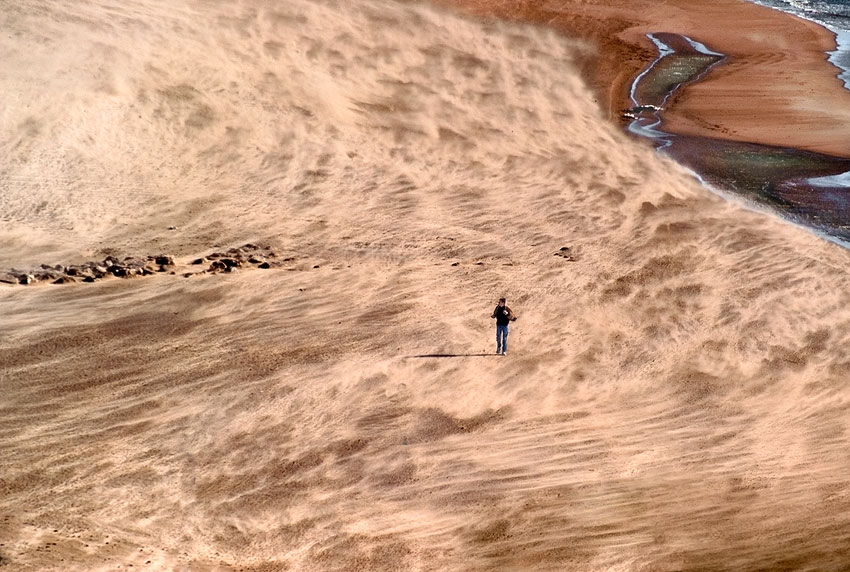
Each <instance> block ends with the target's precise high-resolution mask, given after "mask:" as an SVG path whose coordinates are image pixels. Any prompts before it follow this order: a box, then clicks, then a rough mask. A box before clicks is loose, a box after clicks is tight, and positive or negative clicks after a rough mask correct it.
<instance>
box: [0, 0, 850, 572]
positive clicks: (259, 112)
mask: <svg viewBox="0 0 850 572" xmlns="http://www.w3.org/2000/svg"><path fill="white" fill-rule="evenodd" d="M0 14H2V16H0V22H2V25H0V29H2V30H3V33H2V34H0V53H2V54H3V58H2V64H0V66H2V74H0V93H2V94H3V100H4V101H3V105H2V106H0V132H2V133H3V137H2V141H0V155H2V157H4V160H3V162H2V165H0V218H2V226H0V268H12V267H14V268H19V269H21V268H24V269H25V268H30V267H37V266H38V265H39V264H42V263H45V264H50V265H54V264H73V263H79V262H81V261H85V260H93V259H97V258H102V257H103V256H106V255H114V256H145V255H153V254H159V253H167V254H170V255H172V256H174V257H175V258H176V259H177V260H178V261H179V262H180V263H181V264H187V263H188V261H190V260H191V259H193V258H195V257H199V256H202V255H205V254H208V253H210V252H212V251H213V250H221V249H226V248H229V247H233V246H239V245H242V244H244V243H245V242H248V241H251V242H255V243H257V244H262V245H267V246H269V247H271V248H273V249H274V250H275V251H276V252H277V253H278V256H279V257H280V258H281V259H282V258H292V260H290V261H288V262H287V264H285V265H284V266H283V267H281V268H272V269H269V270H260V269H249V268H246V269H243V270H241V271H239V272H236V273H231V274H215V275H213V274H205V275H201V276H194V277H190V278H184V277H182V276H181V275H180V274H179V273H178V274H175V275H169V274H157V275H155V276H150V277H145V278H135V279H127V280H121V279H112V280H104V281H101V282H97V283H94V284H70V285H62V286H53V285H49V284H41V285H35V286H27V287H23V286H4V287H3V288H2V289H0V317H1V318H2V329H0V331H2V333H3V335H2V337H0V390H2V391H0V568H1V569H3V570H4V572H5V570H10V571H12V570H15V571H17V570H24V571H36V570H63V571H66V570H67V571H90V570H95V571H98V570H104V571H105V570H128V569H132V570H191V571H230V570H233V571H236V570H245V571H249V570H253V571H269V570H306V571H322V572H324V571H337V570H338V571H343V570H344V571H349V570H376V571H383V570H386V571H390V570H404V571H407V570H411V571H414V570H415V571H437V570H465V571H472V570H516V571H526V570H621V571H632V570H635V571H637V570H652V571H664V570H670V571H672V570H696V569H700V570H736V571H737V570H756V569H758V570H791V569H794V570H840V569H844V568H846V566H847V564H848V562H850V542H848V540H850V477H848V468H850V453H848V447H847V436H848V433H847V430H848V413H850V394H848V391H847V387H846V381H847V379H848V373H850V355H848V350H847V347H848V344H850V292H848V290H847V287H846V286H847V278H848V271H847V268H848V264H850V254H849V253H848V251H847V250H845V249H843V248H841V247H839V246H836V245H833V244H831V243H829V242H826V241H824V240H822V239H820V238H818V237H816V236H814V235H812V234H809V233H807V232H805V231H803V230H800V229H797V228H795V227H793V226H791V225H789V224H788V223H785V222H782V221H780V220H778V219H776V218H774V217H772V216H770V215H766V214H762V213H759V212H755V211H752V210H748V209H747V208H745V206H742V205H738V204H735V203H733V202H731V201H730V200H727V199H724V198H722V197H720V196H718V195H715V194H712V193H711V192H710V191H708V190H706V189H705V188H703V187H701V186H700V185H699V184H698V183H697V181H696V180H694V179H693V178H692V177H691V176H689V175H688V174H687V173H684V172H683V171H682V170H681V169H679V168H678V167H676V166H675V165H674V164H672V163H670V162H668V161H666V160H664V159H662V158H660V157H659V156H658V155H657V154H655V153H654V152H653V151H652V150H651V149H649V148H646V147H644V146H643V145H641V144H639V143H636V142H635V141H633V140H631V139H629V138H627V137H626V136H625V135H623V134H622V133H621V132H620V131H619V130H618V128H617V126H615V125H611V124H609V123H608V122H607V121H606V120H605V119H604V118H603V115H604V113H603V111H601V110H600V109H599V106H598V104H597V103H595V102H594V99H595V98H596V97H597V96H595V95H594V94H592V93H591V92H590V91H589V89H588V88H587V87H586V85H585V83H584V82H583V80H582V79H581V78H580V75H579V73H578V72H577V71H576V69H577V64H576V62H577V61H579V60H581V59H582V58H583V57H584V55H583V54H585V55H586V50H588V49H591V48H590V47H588V46H587V45H585V44H583V43H581V42H578V41H575V40H571V39H570V38H569V37H566V36H559V35H556V34H555V33H554V32H550V31H546V30H543V29H536V28H532V27H525V26H521V25H512V24H499V23H493V22H490V23H478V22H476V21H473V20H469V19H464V18H462V17H459V16H457V15H452V14H450V13H443V12H440V11H437V10H436V9H434V8H429V7H428V6H425V5H419V4H415V3H398V2H388V1H380V0H350V1H348V2H337V1H334V0H290V1H288V2H281V3H276V4H271V3H266V2H259V1H253V0H243V1H235V2H228V3H218V2H209V1H194V0H179V1H177V2H165V1H162V0H140V1H139V2H134V3H126V2H117V1H115V0H99V1H97V2H94V1H90V0H80V1H79V2H75V3H72V4H62V3H42V2H35V1H28V0H24V1H23V2H14V3H13V2H6V3H4V4H3V7H2V10H0ZM171 227H173V228H171ZM562 247H569V248H570V249H571V252H572V253H573V257H574V260H573V261H570V260H568V259H566V258H564V257H562V256H556V255H555V254H556V253H559V252H561V251H560V249H561V248H562ZM502 295H504V296H506V297H507V298H508V304H509V305H510V306H511V307H512V308H513V309H514V311H515V312H516V313H517V314H518V315H519V316H520V318H519V320H518V321H517V322H516V323H515V324H514V325H513V326H512V332H511V335H510V351H509V354H508V356H506V357H500V356H495V355H492V354H491V352H493V351H494V350H495V347H494V346H495V343H494V342H495V340H494V339H493V338H494V326H493V323H492V320H490V318H489V316H490V313H491V311H492V309H493V306H494V305H495V302H496V299H497V298H498V297H499V296H502ZM478 354H488V355H478ZM439 356H442V357H439Z"/></svg>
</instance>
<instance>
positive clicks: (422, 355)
mask: <svg viewBox="0 0 850 572" xmlns="http://www.w3.org/2000/svg"><path fill="white" fill-rule="evenodd" d="M489 356H499V357H501V356H500V355H499V354H420V355H416V356H407V357H408V358H450V357H489Z"/></svg>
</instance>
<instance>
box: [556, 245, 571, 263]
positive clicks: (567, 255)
mask: <svg viewBox="0 0 850 572" xmlns="http://www.w3.org/2000/svg"><path fill="white" fill-rule="evenodd" d="M555 256H560V257H561V258H564V259H566V260H568V261H570V262H574V261H575V259H576V258H575V255H574V254H573V249H572V248H570V247H569V246H562V247H561V248H560V250H558V252H556V253H555Z"/></svg>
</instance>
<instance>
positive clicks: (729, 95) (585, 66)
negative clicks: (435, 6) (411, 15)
mask: <svg viewBox="0 0 850 572" xmlns="http://www.w3.org/2000/svg"><path fill="white" fill-rule="evenodd" d="M439 1H440V2H441V3H444V4H445V5H449V6H454V7H457V8H459V9H461V10H463V11H468V12H470V13H473V14H477V15H479V16H484V17H498V18H504V19H508V20H512V21H519V22H534V23H538V24H540V25H545V26H548V27H552V28H554V29H558V30H562V31H564V32H565V33H567V34H568V35H570V36H572V37H579V38H583V39H585V40H586V41H588V42H589V43H590V45H591V46H592V47H591V49H589V50H587V51H586V52H584V61H583V62H582V65H581V71H582V75H583V76H584V77H586V78H587V79H588V82H589V84H590V85H591V86H592V87H593V88H594V91H596V92H597V93H598V94H599V95H600V97H601V101H600V103H601V104H602V105H603V106H604V107H605V108H606V109H607V110H608V116H609V117H610V118H611V119H612V120H616V118H617V117H618V116H619V115H620V113H621V112H622V110H624V109H628V108H630V107H631V106H632V105H633V103H631V101H630V100H629V87H630V85H631V83H632V81H633V80H634V78H635V77H636V76H637V75H638V74H639V73H640V72H641V71H642V70H643V69H645V68H646V66H648V65H649V64H650V63H651V62H652V60H653V59H654V58H655V57H656V56H657V49H656V48H655V46H654V45H653V44H652V42H651V41H650V40H649V39H648V38H647V34H650V33H657V32H667V33H675V34H683V35H686V36H689V37H691V38H692V39H694V40H697V41H699V42H702V43H703V44H705V45H706V46H708V47H709V48H710V49H712V50H714V51H716V52H719V53H721V54H724V55H726V56H727V61H726V62H725V63H724V64H723V65H721V66H718V67H717V68H715V69H713V70H712V72H711V74H710V75H709V76H708V77H706V78H705V79H704V80H703V81H700V82H698V83H695V84H691V85H689V86H688V87H687V88H686V89H684V90H682V92H681V93H680V94H679V95H678V96H677V97H676V98H675V99H674V100H673V101H671V103H670V105H669V106H668V107H667V109H666V113H665V130H666V131H668V132H670V133H678V134H682V135H695V136H703V137H705V136H708V137H719V138H722V139H729V140H734V141H746V142H751V143H761V144H765V145H776V146H780V147H791V148H795V149H806V150H809V151H816V152H819V153H825V154H829V155H835V156H838V157H850V111H848V110H850V92H848V91H847V90H846V89H845V88H844V86H843V84H842V82H841V81H840V80H839V79H838V77H837V75H838V71H839V70H838V69H837V68H835V67H834V66H833V65H832V64H831V63H829V61H827V53H828V52H831V51H833V50H834V49H835V35H834V34H833V33H832V32H830V31H829V30H827V29H825V28H823V27H821V26H819V25H817V24H815V23H813V22H810V21H808V20H803V19H801V18H796V17H793V16H789V15H788V14H785V13H782V12H779V11H776V10H773V9H770V8H766V7H764V6H759V5H757V4H753V3H750V2H744V1H742V0H720V1H717V2H699V3H694V2H691V1H689V0H661V1H658V2H650V1H644V0H638V1H636V2H627V3H624V2H618V1H614V0H598V1H594V2H584V1H582V0H559V1H558V2H543V3H541V2H535V1H533V0H510V1H508V0H439Z"/></svg>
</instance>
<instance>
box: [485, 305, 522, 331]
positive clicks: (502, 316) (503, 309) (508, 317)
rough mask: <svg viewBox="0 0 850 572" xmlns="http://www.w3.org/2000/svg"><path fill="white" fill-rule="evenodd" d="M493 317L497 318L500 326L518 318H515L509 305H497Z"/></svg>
mask: <svg viewBox="0 0 850 572" xmlns="http://www.w3.org/2000/svg"><path fill="white" fill-rule="evenodd" d="M490 317H491V318H496V324H497V325H499V326H507V325H508V324H509V323H511V322H512V321H514V320H516V318H514V313H513V312H511V309H510V308H508V307H507V306H496V309H495V310H493V315H492V316H490Z"/></svg>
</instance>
